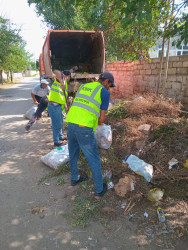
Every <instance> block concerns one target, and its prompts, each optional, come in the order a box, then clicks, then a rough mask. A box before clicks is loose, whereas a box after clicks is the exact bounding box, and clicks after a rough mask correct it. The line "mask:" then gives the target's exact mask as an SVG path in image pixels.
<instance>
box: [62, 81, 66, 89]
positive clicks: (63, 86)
mask: <svg viewBox="0 0 188 250" xmlns="http://www.w3.org/2000/svg"><path fill="white" fill-rule="evenodd" d="M61 88H62V90H63V91H65V89H66V87H65V84H64V83H61Z"/></svg>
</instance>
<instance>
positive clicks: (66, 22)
mask: <svg viewBox="0 0 188 250" xmlns="http://www.w3.org/2000/svg"><path fill="white" fill-rule="evenodd" d="M28 3H29V4H32V3H35V4H36V11H37V13H38V15H41V16H43V18H44V21H45V22H46V23H47V24H48V25H50V27H51V28H52V29H64V30H66V29H74V30H102V31H103V32H104V36H105V42H106V51H107V59H110V60H114V59H115V57H116V58H118V60H122V59H131V60H135V59H138V58H139V57H140V56H142V57H146V56H147V53H148V50H149V48H151V47H152V46H153V45H154V44H155V41H156V38H158V37H159V36H160V35H161V32H162V30H163V29H162V27H163V24H164V23H165V20H166V19H167V17H168V16H169V15H170V9H171V1H170V0H90V1H88V0H28ZM187 5H188V1H186V0H184V1H183V0H182V1H179V4H177V5H176V6H175V11H176V13H175V18H174V19H173V22H171V25H170V27H169V29H168V30H167V32H166V33H165V36H166V37H168V36H172V35H177V34H178V35H180V38H181V40H184V41H185V42H186V41H187V40H186V39H187V37H188V34H186V32H187V31H186V30H185V29H186V27H187V23H188V20H187V15H186V14H182V15H180V16H179V15H178V12H179V10H180V9H181V10H182V9H183V7H185V6H187ZM187 30H188V29H187Z"/></svg>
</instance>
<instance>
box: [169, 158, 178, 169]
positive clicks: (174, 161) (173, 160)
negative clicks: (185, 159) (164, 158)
mask: <svg viewBox="0 0 188 250" xmlns="http://www.w3.org/2000/svg"><path fill="white" fill-rule="evenodd" d="M177 163H178V160H176V159H175V158H172V159H171V160H170V161H169V162H168V165H169V167H168V168H169V169H172V166H174V165H176V164H177Z"/></svg>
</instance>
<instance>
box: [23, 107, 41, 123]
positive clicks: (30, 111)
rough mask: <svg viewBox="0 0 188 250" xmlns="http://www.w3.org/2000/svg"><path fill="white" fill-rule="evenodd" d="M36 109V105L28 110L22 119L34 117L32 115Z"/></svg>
mask: <svg viewBox="0 0 188 250" xmlns="http://www.w3.org/2000/svg"><path fill="white" fill-rule="evenodd" d="M37 107H38V105H33V106H32V107H31V108H30V109H28V110H27V112H26V113H25V115H24V117H25V118H26V119H29V120H30V119H31V118H32V116H33V115H34V113H35V112H36V111H37Z"/></svg>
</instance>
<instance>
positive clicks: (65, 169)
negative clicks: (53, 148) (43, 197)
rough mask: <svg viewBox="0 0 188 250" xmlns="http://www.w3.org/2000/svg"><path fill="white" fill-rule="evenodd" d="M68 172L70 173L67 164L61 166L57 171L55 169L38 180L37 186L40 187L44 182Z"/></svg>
mask: <svg viewBox="0 0 188 250" xmlns="http://www.w3.org/2000/svg"><path fill="white" fill-rule="evenodd" d="M69 171H70V168H69V163H66V164H63V165H62V166H60V167H58V169H55V170H53V171H51V172H50V173H49V174H48V175H45V176H43V177H42V178H40V180H39V181H38V185H40V184H41V183H43V182H44V181H49V180H50V179H51V178H53V177H54V176H58V175H63V174H66V173H68V172H69Z"/></svg>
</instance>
